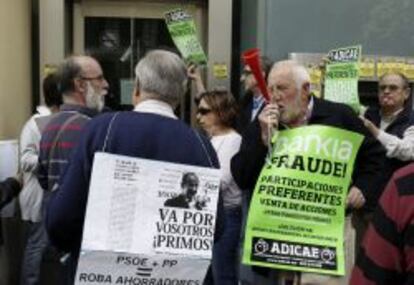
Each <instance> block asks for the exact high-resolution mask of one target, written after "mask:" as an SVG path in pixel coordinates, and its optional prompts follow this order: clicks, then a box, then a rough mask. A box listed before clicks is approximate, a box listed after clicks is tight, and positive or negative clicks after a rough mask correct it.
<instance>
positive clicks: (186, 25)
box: [165, 9, 207, 65]
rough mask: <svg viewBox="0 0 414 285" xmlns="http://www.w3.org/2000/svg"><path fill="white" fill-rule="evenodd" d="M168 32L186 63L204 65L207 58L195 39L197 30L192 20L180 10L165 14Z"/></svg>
mask: <svg viewBox="0 0 414 285" xmlns="http://www.w3.org/2000/svg"><path fill="white" fill-rule="evenodd" d="M165 22H166V24H167V28H168V31H169V32H170V35H171V38H172V39H173V41H174V43H175V45H176V46H177V48H178V50H179V51H180V52H181V54H182V56H183V57H184V58H185V60H186V61H187V62H192V63H196V64H200V65H202V64H206V63H207V58H206V55H205V54H204V51H203V48H202V47H201V44H200V42H199V41H198V39H197V30H196V26H195V24H194V21H193V18H192V17H191V15H190V14H188V13H187V12H186V11H184V10H182V9H175V10H172V11H170V12H167V13H165Z"/></svg>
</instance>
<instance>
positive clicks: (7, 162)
mask: <svg viewBox="0 0 414 285" xmlns="http://www.w3.org/2000/svg"><path fill="white" fill-rule="evenodd" d="M18 168H19V144H18V141H17V140H4V141H0V180H4V179H6V178H7V177H10V176H15V175H16V174H17V172H18Z"/></svg>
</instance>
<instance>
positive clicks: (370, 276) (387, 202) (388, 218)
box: [350, 166, 414, 285]
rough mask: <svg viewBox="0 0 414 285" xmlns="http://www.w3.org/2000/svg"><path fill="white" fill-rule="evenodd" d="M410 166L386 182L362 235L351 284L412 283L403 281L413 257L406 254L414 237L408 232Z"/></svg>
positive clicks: (413, 187) (412, 199)
mask: <svg viewBox="0 0 414 285" xmlns="http://www.w3.org/2000/svg"><path fill="white" fill-rule="evenodd" d="M413 170H414V167H413V166H411V168H408V169H407V168H404V169H403V171H399V172H397V173H396V174H395V175H394V176H393V178H392V179H391V180H390V182H389V183H388V185H387V187H386V190H385V191H384V193H383V195H382V196H381V200H380V205H379V207H378V208H377V210H376V212H375V214H374V218H373V220H372V222H371V224H370V226H369V227H368V230H367V233H366V235H365V237H364V241H363V244H362V248H361V250H360V253H359V255H358V258H357V262H356V265H355V268H354V270H353V274H352V277H351V282H350V284H352V285H369V284H411V283H406V282H408V278H409V275H410V271H411V272H412V268H410V267H409V265H410V262H412V261H410V260H411V259H412V258H413V257H411V256H410V255H407V249H409V248H411V246H410V245H409V242H411V243H413V241H412V237H414V235H412V236H411V237H408V236H407V235H408V232H409V231H408V229H409V228H411V227H412V225H411V222H412V221H411V220H412V216H413V212H414V172H413ZM411 192H412V193H411ZM407 238H408V240H407Z"/></svg>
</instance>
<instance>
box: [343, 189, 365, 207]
mask: <svg viewBox="0 0 414 285" xmlns="http://www.w3.org/2000/svg"><path fill="white" fill-rule="evenodd" d="M364 204H365V197H364V195H363V194H362V191H361V190H360V189H359V188H358V187H356V186H352V187H351V189H350V190H349V193H348V197H347V199H346V206H347V208H352V209H360V208H362V206H364Z"/></svg>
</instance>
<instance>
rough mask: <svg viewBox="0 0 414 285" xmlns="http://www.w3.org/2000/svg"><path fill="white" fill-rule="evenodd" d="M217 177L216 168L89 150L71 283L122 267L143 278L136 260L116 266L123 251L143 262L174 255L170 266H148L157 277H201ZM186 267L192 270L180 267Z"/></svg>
mask: <svg viewBox="0 0 414 285" xmlns="http://www.w3.org/2000/svg"><path fill="white" fill-rule="evenodd" d="M219 185H220V171H219V170H218V169H212V168H206V167H197V166H189V165H182V164H176V163H168V162H161V161H154V160H147V159H139V158H132V157H126V156H119V155H113V154H107V153H97V154H95V160H94V165H93V170H92V177H91V184H90V190H89V197H88V206H87V211H86V217H85V224H84V233H83V240H82V253H83V254H81V256H80V259H79V266H78V272H77V276H76V284H93V283H94V282H96V281H89V279H88V278H86V277H85V276H89V275H88V274H92V275H90V276H93V274H95V273H99V272H104V273H105V274H107V275H108V274H109V275H110V276H111V277H110V279H114V278H116V276H119V275H117V274H120V272H124V273H125V274H127V276H129V278H132V277H134V278H141V279H142V280H143V279H148V278H149V277H148V276H147V277H145V276H138V277H137V275H136V274H135V272H134V270H136V266H135V267H132V268H124V269H122V268H123V265H122V264H121V263H119V262H118V261H119V259H118V258H119V256H121V255H122V254H125V255H128V256H131V258H133V257H135V258H137V259H140V258H141V259H143V258H147V260H148V261H147V267H148V264H166V263H165V262H167V263H168V260H173V261H172V264H173V265H174V268H173V269H172V267H168V266H164V267H162V266H159V267H157V266H152V267H151V268H152V273H151V278H152V279H154V280H156V281H157V280H162V279H163V278H166V277H168V278H172V279H174V278H176V279H180V278H184V277H186V276H187V278H188V277H189V276H191V278H190V279H191V280H194V282H195V281H197V282H200V283H186V284H201V281H202V279H203V278H204V276H205V273H206V270H207V267H208V265H209V262H210V261H209V260H210V259H211V252H212V247H213V237H214V228H215V219H216V211H217V201H218V191H219ZM105 260H108V261H105ZM117 260H118V261H117ZM101 261H102V262H101ZM111 268H112V269H111ZM189 268H192V271H191V272H192V275H188V274H187V273H185V274H184V273H183V272H187V271H188V269H189ZM108 270H110V271H108ZM123 270H126V271H123ZM127 272H129V273H127ZM82 273H83V275H82ZM124 273H123V274H124ZM85 274H86V275H85ZM128 274H129V275H128ZM93 278H94V277H91V280H92V279H93ZM101 278H102V277H101ZM140 282H141V281H140ZM143 282H148V281H143ZM154 282H155V281H154ZM157 282H158V281H157ZM160 282H161V283H154V284H164V283H162V281H160ZM109 284H111V283H109ZM113 284H123V283H113ZM137 284H140V283H137ZM143 284H144V283H143Z"/></svg>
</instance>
